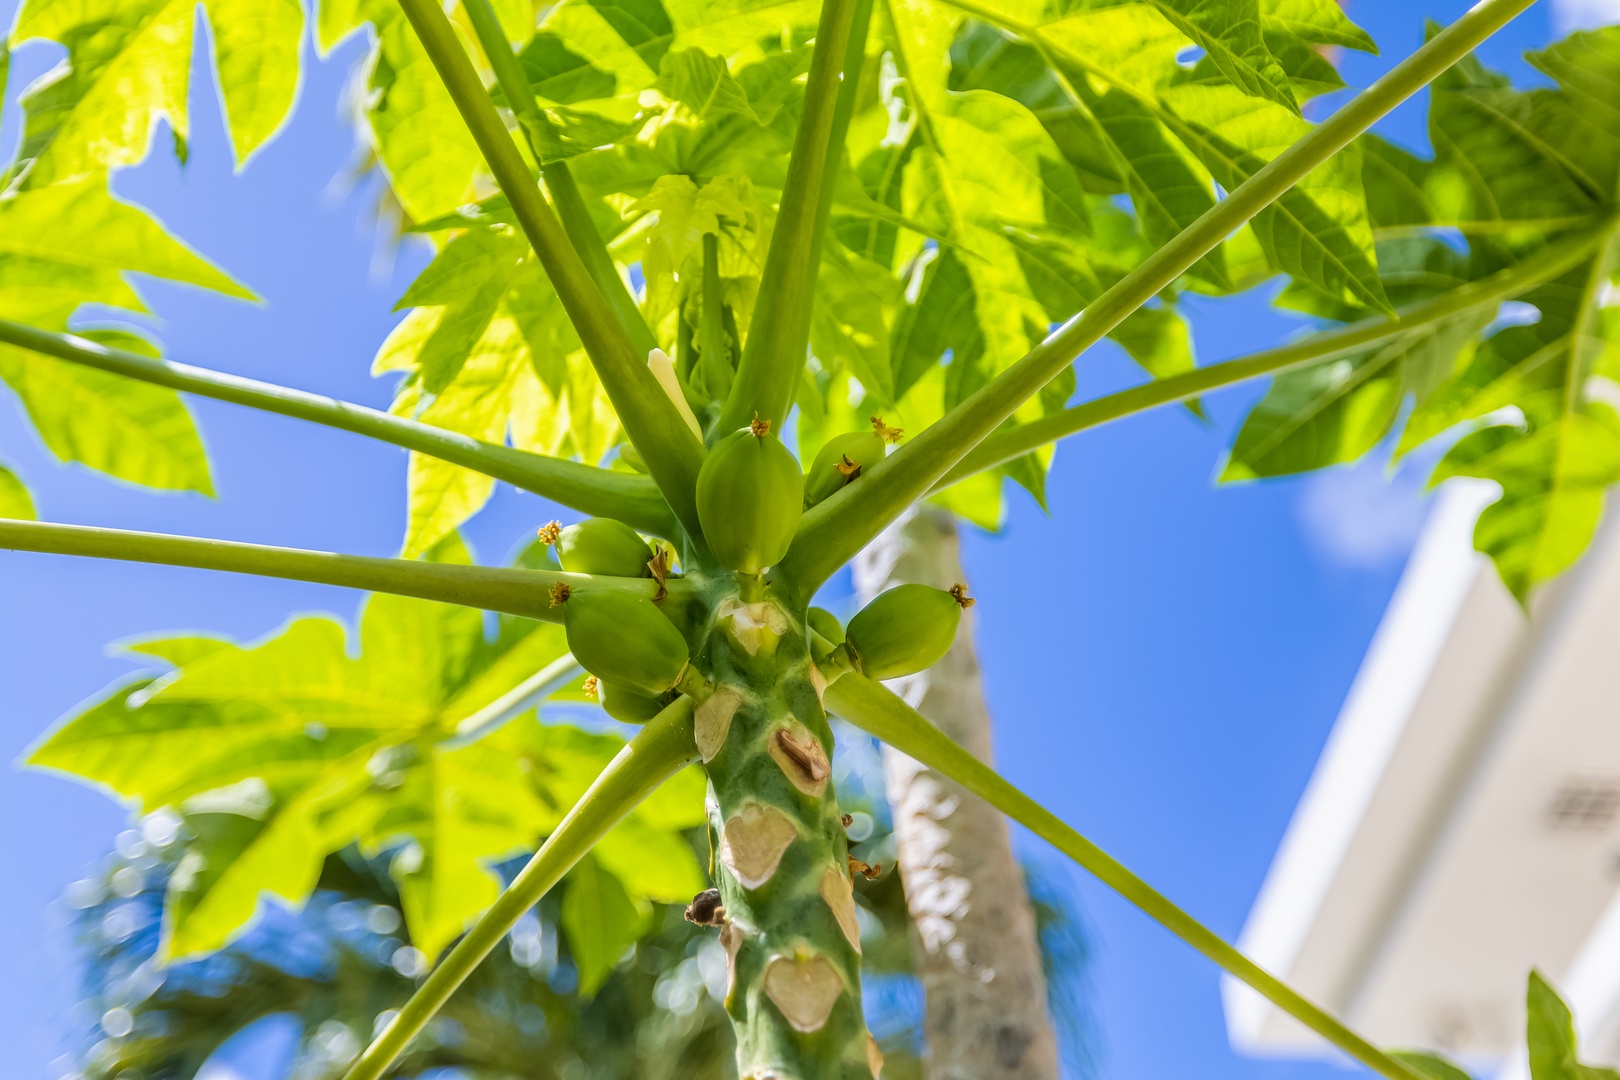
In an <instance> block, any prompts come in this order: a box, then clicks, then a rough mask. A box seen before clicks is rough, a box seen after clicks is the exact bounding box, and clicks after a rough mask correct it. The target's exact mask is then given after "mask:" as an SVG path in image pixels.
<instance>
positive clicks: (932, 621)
mask: <svg viewBox="0 0 1620 1080" xmlns="http://www.w3.org/2000/svg"><path fill="white" fill-rule="evenodd" d="M961 589H962V587H961V586H957V588H955V589H952V590H951V591H950V592H946V591H945V590H944V589H935V588H931V587H930V586H927V585H897V586H895V587H894V588H892V589H890V590H888V591H887V592H884V593H879V594H878V595H877V597H875V598H874V599H873V600H872V602H871V603H870V604H867V605H866V606H865V607H864V608H862V609H861V610H860V611H859V612H857V613H856V614H855V617H854V618H852V619H850V620H849V629H848V630H847V631H846V632H845V635H844V643H845V644H846V645H847V646H848V647H849V651H850V657H851V659H852V660H854V662H855V666H856V667H857V668H859V669H860V671H861V673H862V674H864V675H866V676H867V677H868V678H873V679H893V678H898V677H899V676H901V675H910V674H912V673H914V672H918V671H921V670H922V669H923V668H925V667H929V666H931V665H933V664H935V663H937V662H938V661H939V660H940V658H941V657H943V656H944V655H945V653H946V652H948V651H949V650H950V647H951V642H953V641H955V640H956V626H957V624H958V623H959V622H961V620H962V609H963V608H964V607H967V606H968V605H969V604H971V603H972V602H973V601H972V600H970V599H968V598H967V597H966V596H965V595H962V592H961Z"/></svg>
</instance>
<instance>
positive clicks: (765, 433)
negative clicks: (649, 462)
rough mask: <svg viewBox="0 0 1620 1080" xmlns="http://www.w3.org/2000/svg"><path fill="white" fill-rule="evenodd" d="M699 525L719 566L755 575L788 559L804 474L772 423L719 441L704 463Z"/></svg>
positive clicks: (758, 424)
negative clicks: (772, 428)
mask: <svg viewBox="0 0 1620 1080" xmlns="http://www.w3.org/2000/svg"><path fill="white" fill-rule="evenodd" d="M697 512H698V522H699V523H700V524H701V525H702V526H703V537H704V539H705V540H707V541H708V544H709V550H710V551H711V552H713V553H714V557H715V558H716V559H718V560H719V562H720V565H721V566H724V567H726V568H727V569H729V570H737V571H740V572H741V573H744V574H757V573H759V572H760V571H762V570H764V569H765V568H766V567H768V566H773V565H775V564H776V563H777V562H778V561H780V560H781V558H782V556H783V555H786V554H787V549H788V545H789V544H791V543H792V542H793V533H794V530H796V529H797V528H798V527H799V517H800V515H801V514H802V513H803V512H804V475H803V474H802V473H800V472H799V463H798V461H796V460H795V459H794V457H793V453H792V451H790V450H789V449H788V448H787V447H785V446H783V445H782V440H781V439H778V438H777V437H776V436H774V435H772V434H771V425H770V421H768V420H764V421H762V420H759V419H757V418H756V419H755V420H754V422H753V423H752V424H750V425H749V426H748V427H745V428H743V429H742V430H740V431H734V432H732V433H731V434H730V435H727V436H726V437H725V438H724V439H721V440H720V441H719V442H718V443H716V444H715V445H714V448H713V449H712V450H710V451H709V453H708V456H707V457H705V458H704V459H703V468H702V469H700V470H699V471H698V481H697Z"/></svg>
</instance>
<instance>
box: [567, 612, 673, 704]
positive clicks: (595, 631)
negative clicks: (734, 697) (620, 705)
mask: <svg viewBox="0 0 1620 1080" xmlns="http://www.w3.org/2000/svg"><path fill="white" fill-rule="evenodd" d="M562 604H563V627H564V629H565V630H566V631H567V633H568V649H569V651H570V652H572V653H573V654H574V659H576V660H578V661H579V663H580V666H581V667H583V668H584V669H585V670H586V671H588V672H590V673H591V674H592V675H595V676H596V677H597V679H598V680H599V682H601V683H609V682H613V683H618V684H620V685H621V686H623V687H625V688H626V689H629V690H634V691H635V692H637V693H639V694H645V695H646V696H648V697H657V696H658V695H659V694H662V693H664V692H665V691H666V690H669V689H670V688H672V687H673V686H674V685H675V684H676V683H677V682H678V681H680V678H681V675H682V674H683V673H685V671H686V664H687V651H686V639H685V638H683V637H682V636H681V632H680V631H679V630H677V629H675V625H674V624H673V623H671V622H670V621H669V620H668V619H666V618H664V613H663V612H661V611H659V610H658V605H656V604H654V603H653V602H652V601H651V600H648V599H647V598H646V597H645V596H637V595H635V594H634V593H629V592H624V591H622V590H620V589H591V590H589V591H578V592H574V593H572V594H570V595H566V596H564V597H563V599H562Z"/></svg>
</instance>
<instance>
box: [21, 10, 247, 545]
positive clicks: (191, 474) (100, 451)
mask: <svg viewBox="0 0 1620 1080" xmlns="http://www.w3.org/2000/svg"><path fill="white" fill-rule="evenodd" d="M188 11H189V9H188ZM129 273H138V274H146V275H150V276H152V277H158V278H164V279H167V280H170V281H176V282H180V283H183V284H188V285H195V286H198V287H200V288H205V289H213V290H217V291H219V292H223V293H225V294H226V295H231V296H238V297H242V298H249V297H251V295H252V294H251V293H249V292H247V290H245V289H244V288H243V287H242V286H240V285H238V284H237V283H236V282H235V281H233V280H232V279H231V278H230V277H228V276H226V275H225V274H224V273H222V272H220V271H219V270H216V269H215V268H214V267H212V266H211V265H209V264H208V263H207V262H206V261H204V260H203V259H202V258H201V257H199V256H198V255H196V254H195V253H193V252H192V251H191V250H190V249H189V248H187V247H186V246H185V245H184V244H182V243H180V242H179V241H176V240H174V239H172V238H171V237H170V236H169V235H168V234H167V233H166V232H165V231H164V229H163V227H162V225H161V224H159V223H158V222H157V221H155V220H154V219H153V218H151V217H150V216H149V215H147V214H146V213H145V212H144V211H142V210H139V209H137V208H136V207H133V206H130V205H128V204H126V203H121V202H119V201H117V200H115V199H113V198H112V197H111V195H110V194H109V193H108V191H107V187H106V182H105V180H104V179H103V178H100V177H96V178H90V179H82V180H75V181H71V182H63V183H58V184H53V185H51V186H49V187H26V188H24V189H23V190H18V191H13V192H10V193H7V194H4V195H0V318H7V319H13V320H16V321H19V322H26V323H30V324H33V325H35V326H40V327H44V328H47V329H52V330H55V329H64V328H66V327H67V325H68V320H69V318H70V317H71V316H72V315H73V313H74V312H75V311H76V310H77V309H78V308H79V307H81V306H82V305H85V304H97V305H103V306H106V307H111V308H120V309H123V310H125V311H130V312H145V310H146V308H145V306H144V304H142V302H141V298H140V296H139V294H138V293H137V292H136V291H135V290H134V289H133V288H132V287H131V285H130V284H129V282H128V281H127V280H126V275H127V274H129ZM83 336H84V337H87V338H90V339H92V340H95V341H99V342H101V343H103V344H107V345H113V346H117V347H119V348H124V349H131V350H133V351H136V352H141V353H147V354H151V355H155V350H154V349H153V348H152V346H151V345H150V344H149V343H147V342H146V341H145V340H144V339H143V338H140V337H137V336H135V335H133V334H131V333H129V332H126V331H117V330H105V331H101V330H90V331H84V332H83ZM0 382H4V383H5V384H6V385H7V386H9V387H10V388H11V390H12V392H13V393H15V394H16V395H17V397H18V399H19V400H20V402H21V404H22V406H23V408H24V410H25V412H26V413H27V415H28V418H29V420H30V421H32V423H33V425H34V427H35V429H36V430H37V431H38V432H39V435H40V438H41V439H42V440H43V441H44V443H45V445H46V446H47V447H49V448H50V450H51V452H52V453H54V454H55V455H56V456H57V457H59V458H61V459H62V460H64V461H75V462H79V463H80V464H83V465H86V466H88V467H90V468H92V469H96V470H98V471H100V472H104V473H106V474H108V475H109V476H113V477H116V478H118V479H120V480H125V481H128V482H130V483H133V484H141V485H143V486H146V487H152V488H158V489H162V490H172V491H197V492H201V493H203V494H212V491H213V487H212V482H211V480H210V478H209V470H208V462H207V459H206V456H205V454H204V452H203V446H202V441H201V439H200V438H199V437H198V434H197V431H196V428H195V427H194V426H193V424H192V420H191V415H190V413H189V412H188V411H187V410H186V407H185V405H184V404H182V403H181V400H180V397H179V395H177V394H175V393H174V392H173V391H172V390H166V389H163V388H161V387H156V386H150V385H146V384H143V383H137V382H132V381H130V380H127V379H121V378H117V377H115V376H110V375H104V374H102V373H100V372H96V371H91V370H89V369H85V368H73V367H67V366H65V365H62V364H60V363H57V362H55V361H53V360H49V359H47V358H45V357H42V356H39V355H37V354H35V353H30V352H26V351H24V350H21V349H14V348H11V347H9V346H6V345H0ZM10 486H11V487H12V488H13V489H14V490H20V481H18V480H17V479H16V478H15V477H13V478H12V481H11V485H10ZM13 498H15V495H14V496H13ZM14 516H15V515H14ZM25 516H32V515H31V514H30V515H25Z"/></svg>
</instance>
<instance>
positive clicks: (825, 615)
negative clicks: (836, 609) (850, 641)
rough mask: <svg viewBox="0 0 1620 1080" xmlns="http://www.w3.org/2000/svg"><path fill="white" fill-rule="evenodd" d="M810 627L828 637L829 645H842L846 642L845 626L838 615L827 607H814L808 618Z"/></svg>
mask: <svg viewBox="0 0 1620 1080" xmlns="http://www.w3.org/2000/svg"><path fill="white" fill-rule="evenodd" d="M806 621H808V622H809V623H810V629H812V630H814V631H815V632H816V633H818V634H820V635H821V636H822V637H824V638H826V639H827V643H828V644H829V645H842V644H843V643H844V627H843V625H842V624H841V623H840V622H839V621H838V616H836V615H834V614H833V613H832V612H830V611H828V610H827V609H826V608H818V607H813V608H811V609H810V614H809V617H808V619H807V620H806Z"/></svg>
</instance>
